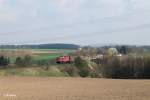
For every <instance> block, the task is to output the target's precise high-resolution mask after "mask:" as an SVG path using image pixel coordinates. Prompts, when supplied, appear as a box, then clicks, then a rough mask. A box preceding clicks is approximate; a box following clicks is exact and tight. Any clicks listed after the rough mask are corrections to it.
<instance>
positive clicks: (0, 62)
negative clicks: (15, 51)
mask: <svg viewBox="0 0 150 100" xmlns="http://www.w3.org/2000/svg"><path fill="white" fill-rule="evenodd" d="M9 63H10V61H9V58H6V57H4V56H1V57H0V66H3V67H4V66H7V65H8V64H9Z"/></svg>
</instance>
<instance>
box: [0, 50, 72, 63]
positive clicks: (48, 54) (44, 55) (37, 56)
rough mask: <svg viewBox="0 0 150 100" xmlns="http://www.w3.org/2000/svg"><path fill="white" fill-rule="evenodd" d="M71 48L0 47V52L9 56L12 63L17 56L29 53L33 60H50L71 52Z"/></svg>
mask: <svg viewBox="0 0 150 100" xmlns="http://www.w3.org/2000/svg"><path fill="white" fill-rule="evenodd" d="M73 52H75V50H72V49H0V54H2V55H6V56H8V57H9V58H10V62H11V63H14V61H15V59H16V58H17V57H21V56H25V55H30V56H32V58H33V61H41V60H52V59H56V58H57V57H59V56H62V55H67V54H69V53H73Z"/></svg>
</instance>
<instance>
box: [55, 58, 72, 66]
mask: <svg viewBox="0 0 150 100" xmlns="http://www.w3.org/2000/svg"><path fill="white" fill-rule="evenodd" d="M56 63H58V64H64V63H71V57H70V56H60V57H58V58H56Z"/></svg>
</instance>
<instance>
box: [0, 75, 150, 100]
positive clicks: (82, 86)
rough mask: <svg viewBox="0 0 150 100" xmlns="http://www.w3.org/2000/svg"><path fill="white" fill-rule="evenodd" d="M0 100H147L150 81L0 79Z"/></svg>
mask: <svg viewBox="0 0 150 100" xmlns="http://www.w3.org/2000/svg"><path fill="white" fill-rule="evenodd" d="M0 100H150V81H149V80H111V79H89V78H86V79H82V78H39V77H36V78H35V77H30V78H29V77H2V78H0Z"/></svg>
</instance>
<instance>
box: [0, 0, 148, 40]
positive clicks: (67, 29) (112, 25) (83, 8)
mask: <svg viewBox="0 0 150 100" xmlns="http://www.w3.org/2000/svg"><path fill="white" fill-rule="evenodd" d="M149 11H150V1H149V0H94V1H93V0H0V40H1V41H2V40H3V41H4V40H5V42H9V43H11V41H12V40H14V39H15V38H16V37H17V38H18V39H17V40H15V42H19V41H34V37H37V38H43V40H44V38H47V37H48V36H49V37H51V35H52V36H54V34H55V36H56V37H57V36H58V35H60V36H63V35H65V36H67V35H68V36H70V37H71V36H72V35H73V36H74V34H83V33H92V32H95V31H98V32H100V33H99V35H98V36H99V37H100V36H101V35H102V34H101V32H104V31H105V30H109V31H111V30H112V31H113V30H116V29H122V28H125V29H126V28H127V27H133V26H138V25H141V24H146V23H150V19H149V16H150V13H149ZM147 31H148V30H147ZM132 32H133V31H132ZM132 32H131V33H130V32H128V33H127V34H128V35H130V34H132ZM144 32H145V31H144ZM5 33H7V34H6V35H5ZM121 33H122V32H120V33H116V36H117V35H118V34H121ZM133 33H134V34H135V33H137V31H135V32H133ZM138 34H139V33H138ZM55 36H54V37H55ZM73 36H72V37H73ZM111 36H112V35H111V34H110V35H109V37H111ZM29 37H30V38H29ZM11 38H12V39H11ZM83 38H84V37H81V38H79V40H78V41H75V42H78V43H79V42H80V40H82V39H83ZM87 38H88V37H87ZM58 40H59V39H58ZM83 40H86V39H83ZM102 40H103V39H102ZM134 40H135V39H134V38H133V41H134ZM1 41H0V42H1ZM48 41H49V42H51V40H48ZM56 41H57V39H56ZM62 41H63V40H62ZM66 41H68V42H71V40H70V39H66ZM95 41H99V40H98V39H96V40H95ZM112 41H115V37H114V39H113V40H112ZM119 41H120V40H119V39H118V42H119ZM143 41H144V40H143ZM15 42H14V43H15ZM39 42H42V41H39ZM91 42H92V41H91ZM101 42H102V41H101ZM104 42H109V41H104ZM126 42H128V41H126ZM82 43H84V42H82ZM143 43H144V42H143Z"/></svg>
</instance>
